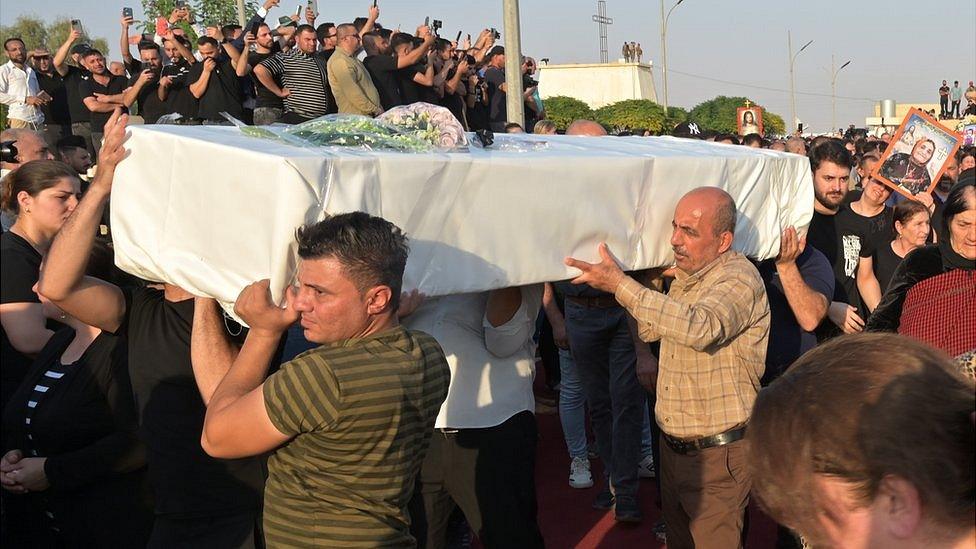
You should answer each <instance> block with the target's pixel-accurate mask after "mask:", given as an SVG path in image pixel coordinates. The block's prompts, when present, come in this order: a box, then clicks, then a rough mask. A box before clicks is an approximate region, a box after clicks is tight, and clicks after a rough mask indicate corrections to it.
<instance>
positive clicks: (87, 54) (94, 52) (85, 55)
mask: <svg viewBox="0 0 976 549" xmlns="http://www.w3.org/2000/svg"><path fill="white" fill-rule="evenodd" d="M93 55H101V56H102V57H105V54H104V53H102V52H100V51H98V50H96V49H95V48H92V49H90V50H88V51H86V52H85V53H83V54H82V55H81V58H82V59H88V58H89V57H91V56H93Z"/></svg>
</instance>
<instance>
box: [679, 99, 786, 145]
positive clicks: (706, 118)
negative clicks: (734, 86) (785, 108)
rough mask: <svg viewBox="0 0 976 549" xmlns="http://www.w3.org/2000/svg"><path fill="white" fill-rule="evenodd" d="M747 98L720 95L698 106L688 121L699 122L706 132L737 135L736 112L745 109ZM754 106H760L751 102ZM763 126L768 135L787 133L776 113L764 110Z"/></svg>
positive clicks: (689, 115)
mask: <svg viewBox="0 0 976 549" xmlns="http://www.w3.org/2000/svg"><path fill="white" fill-rule="evenodd" d="M747 100H749V99H748V98H747V97H726V96H724V95H720V96H718V97H716V98H715V99H710V100H708V101H704V102H702V103H700V104H698V105H697V106H696V107H695V108H693V109H691V112H690V113H688V119H689V120H692V121H694V122H697V123H698V125H699V126H701V127H702V128H704V129H706V130H712V131H714V132H719V133H733V134H734V133H736V131H737V127H736V123H735V122H736V121H735V110H736V109H737V108H738V107H744V106H745V104H746V101H747ZM749 102H750V103H752V104H753V105H758V106H762V105H759V103H756V102H755V101H751V100H749ZM763 125H764V126H765V130H766V135H767V136H772V135H783V134H784V133H786V124H785V123H784V122H783V118H782V117H781V116H779V115H778V114H776V113H773V112H770V111H768V110H765V109H763Z"/></svg>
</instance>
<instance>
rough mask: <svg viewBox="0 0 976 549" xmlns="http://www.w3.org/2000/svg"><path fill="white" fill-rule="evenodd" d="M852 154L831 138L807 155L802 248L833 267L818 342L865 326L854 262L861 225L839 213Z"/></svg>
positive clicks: (858, 249) (848, 178) (848, 216)
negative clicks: (806, 223) (809, 206)
mask: <svg viewBox="0 0 976 549" xmlns="http://www.w3.org/2000/svg"><path fill="white" fill-rule="evenodd" d="M851 164H852V158H851V153H850V152H849V151H848V150H847V149H846V148H845V147H844V145H843V143H841V142H840V141H839V140H837V139H830V140H827V141H824V142H822V143H820V144H819V145H817V146H815V147H814V148H813V149H811V151H810V166H811V168H812V169H813V191H814V203H813V208H814V212H813V219H812V220H811V221H810V229H809V232H808V233H807V244H808V245H811V246H813V247H814V248H816V249H818V250H820V251H821V252H822V253H823V254H824V255H825V256H827V260H828V261H830V263H831V265H832V266H833V268H834V278H835V284H834V295H833V299H832V300H831V303H830V308H829V310H828V313H827V317H828V318H829V322H828V321H827V320H824V321H823V322H821V324H820V327H819V328H818V329H817V336H818V338H819V339H821V340H823V339H826V338H828V337H831V336H834V335H838V334H839V333H840V332H841V331H843V332H844V333H848V334H852V333H857V332H860V331H861V330H862V329H863V328H864V317H865V316H866V315H867V312H866V311H863V310H861V303H860V298H859V296H858V293H857V281H856V279H855V276H856V273H857V264H858V261H859V258H860V253H861V245H862V238H863V237H862V234H863V225H864V223H863V222H862V221H861V220H860V219H858V218H857V217H854V216H851V215H849V214H844V215H839V212H841V211H842V210H843V209H844V199H845V198H846V197H847V190H848V182H849V180H850V176H851Z"/></svg>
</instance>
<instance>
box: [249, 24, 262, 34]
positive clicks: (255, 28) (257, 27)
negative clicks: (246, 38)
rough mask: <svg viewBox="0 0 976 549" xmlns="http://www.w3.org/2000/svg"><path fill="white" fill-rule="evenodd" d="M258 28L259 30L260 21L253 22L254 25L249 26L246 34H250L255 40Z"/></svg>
mask: <svg viewBox="0 0 976 549" xmlns="http://www.w3.org/2000/svg"><path fill="white" fill-rule="evenodd" d="M260 28H261V22H260V21H255V23H254V24H253V25H251V28H250V29H249V30H248V32H250V33H251V36H253V37H254V38H257V37H258V29H260Z"/></svg>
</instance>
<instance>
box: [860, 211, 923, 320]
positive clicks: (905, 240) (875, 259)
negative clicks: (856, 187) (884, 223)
mask: <svg viewBox="0 0 976 549" xmlns="http://www.w3.org/2000/svg"><path fill="white" fill-rule="evenodd" d="M929 217H930V214H929V209H928V208H927V207H926V206H925V205H924V204H922V203H921V202H918V201H916V200H903V201H901V202H899V203H898V204H896V205H895V208H894V211H893V213H892V218H893V220H894V223H893V225H894V231H895V239H894V240H892V241H891V242H890V243H886V244H882V245H881V246H880V247H878V248H877V249H873V248H872V246H870V244H871V242H867V244H868V245H867V246H865V247H863V248H862V249H861V259H860V261H859V262H858V265H857V277H856V278H857V289H858V292H859V293H860V294H861V299H862V300H864V304H865V305H866V306H867V308H868V311H873V310H874V308H875V307H877V306H878V303H879V302H880V301H881V295H882V294H884V292H885V290H886V289H887V288H888V283H889V282H890V281H891V276H892V275H893V274H895V269H897V268H898V265H899V264H900V263H901V260H902V259H903V258H904V257H905V256H906V255H908V252H910V251H912V250H914V249H915V248H918V247H920V246H924V245H925V242H926V240H928V237H929V234H930V233H931V227H930V225H929V223H930V219H929Z"/></svg>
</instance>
